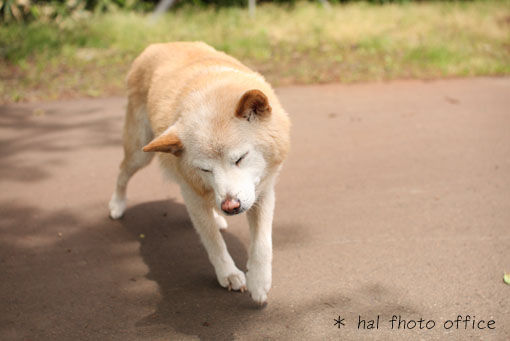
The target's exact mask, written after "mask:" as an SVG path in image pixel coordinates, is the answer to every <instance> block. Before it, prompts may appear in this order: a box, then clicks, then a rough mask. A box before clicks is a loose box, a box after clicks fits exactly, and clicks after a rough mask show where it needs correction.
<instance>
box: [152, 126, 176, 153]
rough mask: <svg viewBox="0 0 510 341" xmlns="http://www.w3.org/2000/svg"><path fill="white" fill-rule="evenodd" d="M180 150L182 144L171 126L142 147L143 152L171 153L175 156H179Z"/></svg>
mask: <svg viewBox="0 0 510 341" xmlns="http://www.w3.org/2000/svg"><path fill="white" fill-rule="evenodd" d="M182 150H183V146H182V142H181V140H180V139H179V137H178V136H177V133H176V129H175V127H173V126H172V127H171V128H170V129H167V130H166V131H165V132H164V133H163V134H161V135H159V136H158V137H156V138H155V139H154V140H152V141H151V142H150V143H149V144H148V145H146V146H145V147H143V151H144V152H164V153H172V154H174V155H175V156H179V155H180V154H181V152H182Z"/></svg>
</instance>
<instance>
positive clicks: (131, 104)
mask: <svg viewBox="0 0 510 341" xmlns="http://www.w3.org/2000/svg"><path fill="white" fill-rule="evenodd" d="M127 85H128V106H127V113H126V121H125V127H124V160H123V161H122V164H121V166H120V173H119V176H118V179H117V185H116V188H115V191H114V193H113V196H112V198H111V200H110V204H109V207H110V216H111V217H112V218H113V219H118V218H120V217H121V216H122V215H123V213H124V211H125V208H126V186H127V183H128V181H129V179H130V177H131V176H132V175H133V174H134V173H135V172H136V171H137V170H139V169H140V168H142V167H144V166H146V165H148V164H149V162H150V161H151V160H152V158H153V156H154V154H155V153H154V152H160V153H158V154H159V157H160V160H161V165H162V168H163V170H164V172H165V173H167V174H169V175H170V176H171V177H172V178H173V179H174V180H175V181H176V182H177V183H178V184H179V185H180V186H181V192H182V195H183V198H184V200H185V202H186V207H187V209H188V212H189V215H190V217H191V221H192V223H193V225H194V227H195V229H196V230H197V232H198V234H199V235H200V238H201V240H202V243H203V245H204V246H205V249H206V250H207V253H208V255H209V259H210V261H211V263H212V264H213V266H214V269H215V271H216V276H217V278H218V282H219V283H220V285H221V286H223V287H227V288H229V289H234V290H241V291H244V290H245V289H246V288H247V289H248V290H249V291H250V293H251V296H252V298H253V299H254V300H255V301H256V302H258V303H263V302H265V301H266V300H267V293H268V291H269V289H270V287H271V261H272V240H271V230H272V220H273V209H274V202H275V196H274V184H275V178H276V176H277V174H278V173H279V170H280V168H281V165H282V162H283V161H284V159H285V157H286V155H287V152H288V149H289V127H290V122H289V119H288V115H287V113H286V112H285V111H284V109H283V108H282V106H281V104H280V102H279V101H278V99H277V97H276V95H275V93H274V91H273V89H272V88H271V86H270V85H269V84H268V83H267V82H266V81H265V80H264V78H263V77H262V76H261V75H259V74H258V73H255V72H253V71H251V70H250V69H249V68H247V67H246V66H244V65H243V64H241V63H240V62H239V61H237V60H236V59H234V58H232V57H230V56H228V55H226V54H224V53H222V52H218V51H216V50H215V49H213V48H212V47H210V46H208V45H206V44H204V43H199V42H194V43H186V42H178V43H168V44H156V45H151V46H149V47H148V48H147V49H146V50H145V51H144V52H143V53H142V54H141V55H140V56H139V57H138V58H137V59H136V60H135V61H134V63H133V65H132V67H131V70H130V71H129V74H128V78H127ZM222 210H223V211H225V212H227V213H229V214H236V213H241V212H244V211H246V213H247V217H248V222H249V226H250V233H251V245H250V251H249V259H248V264H247V268H248V272H247V274H246V277H245V275H244V273H243V272H242V271H240V270H239V269H238V268H237V267H236V266H235V264H234V261H233V260H232V257H231V256H230V255H229V253H228V251H227V247H226V245H225V242H224V240H223V237H222V235H221V233H220V231H219V229H220V228H226V227H227V222H226V220H225V219H224V218H223V216H221V215H219V214H218V211H220V212H221V211H222Z"/></svg>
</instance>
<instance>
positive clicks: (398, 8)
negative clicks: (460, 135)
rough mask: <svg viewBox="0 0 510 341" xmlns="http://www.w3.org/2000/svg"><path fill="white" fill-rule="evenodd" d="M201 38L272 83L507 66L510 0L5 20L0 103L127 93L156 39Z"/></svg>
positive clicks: (501, 70) (504, 69)
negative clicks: (132, 70) (130, 77)
mask: <svg viewBox="0 0 510 341" xmlns="http://www.w3.org/2000/svg"><path fill="white" fill-rule="evenodd" d="M175 40H203V41H205V42H207V43H209V44H211V45H212V46H214V47H216V48H217V49H220V50H223V51H225V52H227V53H230V54H232V55H233V56H235V57H237V58H239V59H240V60H241V61H243V62H244V63H246V64H247V65H249V66H251V67H253V68H255V69H257V70H258V71H260V72H261V73H262V74H264V75H265V76H266V78H267V79H268V80H269V81H270V82H272V83H273V84H274V85H285V84H290V83H292V84H295V83H318V82H358V81H372V80H388V79H396V78H423V79H431V78H439V77H459V76H460V77H464V76H478V75H508V74H510V1H509V0H501V1H494V0H489V1H468V2H427V3H406V4H388V5H383V6H380V5H370V4H367V3H363V2H355V3H350V4H347V5H334V6H332V8H331V10H326V9H324V8H322V7H321V6H320V5H319V4H318V3H309V2H306V3H305V2H300V3H297V4H296V5H294V6H291V7H288V6H281V5H280V6H278V5H273V4H263V5H261V6H258V7H257V13H256V17H255V18H254V19H251V18H249V17H248V13H247V10H246V9H243V8H222V9H213V8H196V7H195V8H193V7H185V8H182V9H179V10H177V11H172V12H170V13H168V14H167V15H165V16H164V17H162V18H161V20H160V21H159V22H157V23H153V22H151V21H150V20H149V17H148V16H147V15H142V14H139V13H132V12H130V13H127V12H115V13H108V14H103V15H91V16H90V17H89V18H87V19H85V20H80V21H71V20H67V21H64V22H61V23H59V24H54V23H45V22H33V23H30V24H10V25H5V24H2V26H0V102H13V101H27V100H28V101H29V100H49V99H57V98H66V97H77V96H108V95H118V94H123V93H124V79H125V74H126V71H127V69H128V67H129V64H130V63H131V61H132V60H133V59H134V58H135V57H136V55H137V54H138V53H140V52H141V51H142V50H143V49H144V47H146V46H147V45H148V44H150V43H154V42H164V41H175Z"/></svg>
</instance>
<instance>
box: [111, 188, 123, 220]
mask: <svg viewBox="0 0 510 341" xmlns="http://www.w3.org/2000/svg"><path fill="white" fill-rule="evenodd" d="M108 207H109V208H110V218H112V219H119V218H122V216H123V215H124V211H125V210H126V199H121V198H119V197H117V195H115V194H113V195H112V198H111V199H110V203H109V204H108Z"/></svg>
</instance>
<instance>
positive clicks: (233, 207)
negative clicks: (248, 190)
mask: <svg viewBox="0 0 510 341" xmlns="http://www.w3.org/2000/svg"><path fill="white" fill-rule="evenodd" d="M221 209H222V210H223V212H225V213H226V214H237V213H239V211H240V210H241V202H240V201H239V199H232V198H227V199H225V200H223V202H222V203H221Z"/></svg>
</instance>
